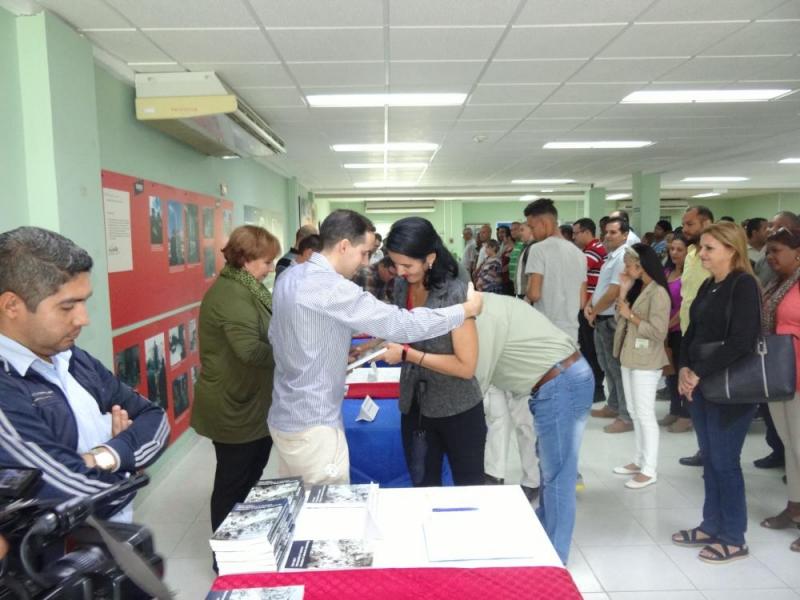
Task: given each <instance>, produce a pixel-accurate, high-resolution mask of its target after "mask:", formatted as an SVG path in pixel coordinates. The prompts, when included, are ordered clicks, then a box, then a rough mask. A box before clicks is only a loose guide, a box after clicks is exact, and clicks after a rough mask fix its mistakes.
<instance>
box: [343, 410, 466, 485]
mask: <svg viewBox="0 0 800 600" xmlns="http://www.w3.org/2000/svg"><path fill="white" fill-rule="evenodd" d="M362 402H363V401H362V400H348V399H345V400H344V403H343V405H342V418H343V419H344V432H345V436H346V437H347V445H348V448H349V450H350V482H351V483H369V482H371V481H375V482H377V483H379V484H380V485H381V487H410V486H411V479H410V477H409V475H408V468H407V467H406V460H405V456H404V454H403V441H402V438H401V436H400V411H399V410H398V408H397V400H396V399H388V400H374V402H375V403H376V404H377V405H378V414H377V415H376V416H375V420H374V421H371V422H370V421H356V417H357V416H358V411H359V409H360V408H361V403H362ZM442 473H443V475H442V479H443V481H444V483H445V485H452V483H453V479H452V476H451V474H450V467H449V465H448V464H447V461H446V460H445V464H444V468H443V470H442Z"/></svg>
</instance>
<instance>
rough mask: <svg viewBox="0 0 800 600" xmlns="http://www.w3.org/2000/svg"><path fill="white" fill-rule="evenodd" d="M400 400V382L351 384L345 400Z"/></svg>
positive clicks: (348, 386)
mask: <svg viewBox="0 0 800 600" xmlns="http://www.w3.org/2000/svg"><path fill="white" fill-rule="evenodd" d="M367 396H370V397H371V398H373V399H376V398H399V397H400V382H399V381H386V382H382V383H377V382H376V383H350V384H348V385H347V393H346V394H345V395H344V397H345V398H351V399H352V398H366V397H367Z"/></svg>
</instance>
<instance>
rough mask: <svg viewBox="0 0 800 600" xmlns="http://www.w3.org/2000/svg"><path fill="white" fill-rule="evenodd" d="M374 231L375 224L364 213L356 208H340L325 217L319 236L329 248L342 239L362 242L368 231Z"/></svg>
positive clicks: (324, 246) (352, 242)
mask: <svg viewBox="0 0 800 600" xmlns="http://www.w3.org/2000/svg"><path fill="white" fill-rule="evenodd" d="M374 231H375V225H373V224H372V221H370V220H369V219H368V218H367V217H365V216H364V215H360V214H358V213H357V212H356V211H354V210H347V209H339V210H335V211H333V212H332V213H331V214H329V215H328V216H327V217H325V220H324V221H323V222H322V225H321V226H320V228H319V237H320V239H321V240H322V247H323V248H325V249H327V248H332V247H333V246H335V245H336V244H338V243H339V242H341V241H342V240H349V241H350V243H351V244H353V245H357V244H360V243H362V242H363V241H364V237H365V236H366V235H367V233H368V232H374Z"/></svg>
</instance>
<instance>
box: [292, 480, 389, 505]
mask: <svg viewBox="0 0 800 600" xmlns="http://www.w3.org/2000/svg"><path fill="white" fill-rule="evenodd" d="M377 495H378V485H377V484H375V483H359V484H354V485H344V484H341V485H315V486H312V488H311V490H310V491H309V492H308V498H307V499H306V506H307V507H308V508H358V507H365V508H372V507H373V505H374V504H375V502H376V501H377Z"/></svg>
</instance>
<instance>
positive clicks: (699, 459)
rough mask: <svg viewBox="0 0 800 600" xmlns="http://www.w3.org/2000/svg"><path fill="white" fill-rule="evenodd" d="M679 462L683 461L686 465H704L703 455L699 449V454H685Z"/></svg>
mask: <svg viewBox="0 0 800 600" xmlns="http://www.w3.org/2000/svg"><path fill="white" fill-rule="evenodd" d="M678 462H679V463H681V464H682V465H683V466H684V467H702V466H703V456H702V455H701V454H700V451H699V450H698V451H697V454H695V455H693V456H684V457H683V458H679V459H678Z"/></svg>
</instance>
